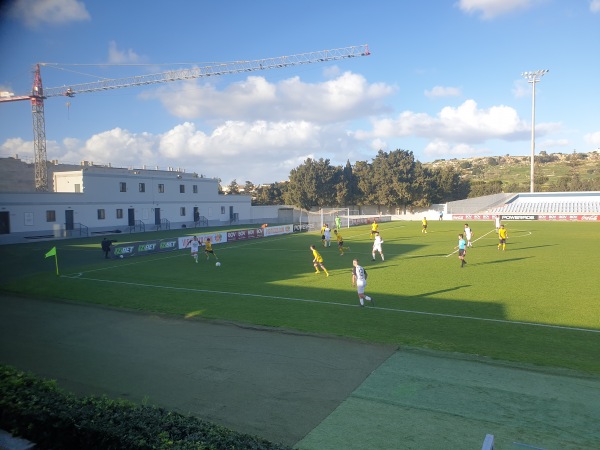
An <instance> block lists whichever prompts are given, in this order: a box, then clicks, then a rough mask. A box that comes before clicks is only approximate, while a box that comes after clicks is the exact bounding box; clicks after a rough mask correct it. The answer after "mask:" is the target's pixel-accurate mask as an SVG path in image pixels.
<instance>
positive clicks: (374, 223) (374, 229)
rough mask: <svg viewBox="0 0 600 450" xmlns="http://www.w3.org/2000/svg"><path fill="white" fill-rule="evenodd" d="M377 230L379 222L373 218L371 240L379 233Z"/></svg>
mask: <svg viewBox="0 0 600 450" xmlns="http://www.w3.org/2000/svg"><path fill="white" fill-rule="evenodd" d="M377 230H379V224H378V223H377V220H376V219H375V218H373V223H372V224H371V235H370V236H371V239H373V237H375V233H377Z"/></svg>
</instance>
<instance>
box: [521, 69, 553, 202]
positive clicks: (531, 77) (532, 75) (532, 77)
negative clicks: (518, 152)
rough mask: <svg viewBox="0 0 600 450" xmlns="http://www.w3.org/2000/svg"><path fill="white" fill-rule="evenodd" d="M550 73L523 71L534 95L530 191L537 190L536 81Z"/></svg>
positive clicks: (546, 70)
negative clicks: (535, 168)
mask: <svg viewBox="0 0 600 450" xmlns="http://www.w3.org/2000/svg"><path fill="white" fill-rule="evenodd" d="M546 73H548V69H543V70H536V71H535V72H523V73H522V74H521V76H523V78H525V79H526V80H527V82H528V83H531V86H532V87H533V95H532V100H531V188H530V192H534V191H535V180H534V169H533V167H534V163H535V83H539V81H540V80H541V79H542V77H543V76H544V75H545V74H546Z"/></svg>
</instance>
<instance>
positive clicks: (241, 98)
mask: <svg viewBox="0 0 600 450" xmlns="http://www.w3.org/2000/svg"><path fill="white" fill-rule="evenodd" d="M394 92H396V87H394V86H390V85H387V84H384V83H374V84H369V83H367V81H366V80H365V78H364V77H363V76H361V75H357V74H353V73H351V72H345V73H343V74H341V75H339V76H338V77H336V78H334V79H331V80H328V81H324V82H321V83H305V82H303V81H301V80H300V78H298V77H293V78H289V79H286V80H283V81H280V82H278V83H277V84H273V83H270V82H268V81H267V80H266V79H265V78H263V77H260V76H249V77H248V78H246V79H245V80H243V81H240V82H237V83H232V84H230V85H228V86H227V87H226V88H225V89H224V90H222V91H219V90H218V89H217V88H216V87H215V85H213V84H210V83H207V82H205V83H203V82H202V81H200V80H193V81H189V82H185V83H177V85H172V86H168V87H167V86H163V87H160V88H158V89H156V90H155V91H154V92H152V93H145V94H143V97H144V98H157V99H159V100H160V101H161V102H162V103H163V105H164V106H165V107H166V108H167V110H168V111H169V112H170V113H171V114H173V115H174V116H176V117H180V118H182V119H186V120H191V119H198V118H210V119H213V120H215V119H222V120H257V119H259V120H267V121H299V120H306V121H309V122H313V121H318V122H322V123H334V122H339V121H344V120H352V119H355V118H359V117H364V116H365V115H373V114H380V113H383V112H386V111H387V108H386V107H385V105H384V104H383V102H384V100H385V99H386V98H387V97H388V96H390V95H391V94H393V93H394Z"/></svg>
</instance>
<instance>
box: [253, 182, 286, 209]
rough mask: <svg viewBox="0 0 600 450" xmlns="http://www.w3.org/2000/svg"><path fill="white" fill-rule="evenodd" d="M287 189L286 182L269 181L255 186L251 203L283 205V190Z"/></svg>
mask: <svg viewBox="0 0 600 450" xmlns="http://www.w3.org/2000/svg"><path fill="white" fill-rule="evenodd" d="M286 190H287V182H281V183H271V184H269V185H263V186H258V187H256V190H255V195H254V196H253V198H252V204H253V205H284V204H285V202H284V201H283V196H284V192H285V191H286Z"/></svg>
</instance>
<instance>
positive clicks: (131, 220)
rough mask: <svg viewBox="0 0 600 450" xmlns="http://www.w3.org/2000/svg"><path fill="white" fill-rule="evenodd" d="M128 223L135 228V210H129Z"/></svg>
mask: <svg viewBox="0 0 600 450" xmlns="http://www.w3.org/2000/svg"><path fill="white" fill-rule="evenodd" d="M127 223H128V224H129V226H130V227H135V209H133V208H129V209H128V210H127Z"/></svg>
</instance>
